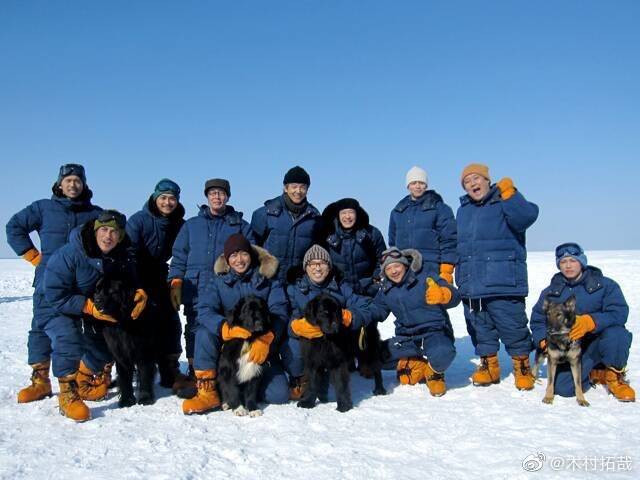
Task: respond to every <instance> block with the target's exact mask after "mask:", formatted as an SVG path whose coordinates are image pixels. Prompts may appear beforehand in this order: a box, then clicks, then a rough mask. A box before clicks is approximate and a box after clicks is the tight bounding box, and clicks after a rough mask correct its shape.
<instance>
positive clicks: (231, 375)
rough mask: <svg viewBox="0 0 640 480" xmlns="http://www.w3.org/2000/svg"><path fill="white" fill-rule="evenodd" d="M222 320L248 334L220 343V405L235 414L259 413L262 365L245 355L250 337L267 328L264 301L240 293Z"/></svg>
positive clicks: (251, 338) (265, 330)
mask: <svg viewBox="0 0 640 480" xmlns="http://www.w3.org/2000/svg"><path fill="white" fill-rule="evenodd" d="M226 322H227V325H228V326H229V327H242V328H244V329H245V330H248V331H249V332H251V337H249V338H247V339H246V340H244V339H241V338H233V339H231V340H228V341H226V342H225V343H224V344H223V345H222V349H221V351H220V359H219V361H218V387H219V388H220V396H221V399H222V402H223V403H222V409H223V410H229V409H231V410H233V413H235V414H236V415H238V416H245V415H249V416H250V417H257V416H260V415H262V410H260V409H259V408H258V393H259V390H260V381H261V379H262V369H263V365H260V364H257V363H253V362H250V361H249V359H248V357H249V348H250V343H251V341H253V340H254V339H255V338H256V337H259V336H260V335H263V334H265V333H267V332H268V331H269V330H271V318H270V314H269V307H268V305H267V302H266V301H265V300H263V299H262V298H260V297H257V296H255V295H248V296H246V297H243V298H241V299H240V300H239V301H238V303H236V305H235V307H234V308H233V310H231V311H230V312H228V313H227V320H226Z"/></svg>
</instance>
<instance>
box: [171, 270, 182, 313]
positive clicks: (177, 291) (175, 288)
mask: <svg viewBox="0 0 640 480" xmlns="http://www.w3.org/2000/svg"><path fill="white" fill-rule="evenodd" d="M169 298H170V299H171V305H173V308H174V309H175V311H176V312H177V311H178V310H180V304H182V279H181V278H174V279H173V280H171V283H170V284H169Z"/></svg>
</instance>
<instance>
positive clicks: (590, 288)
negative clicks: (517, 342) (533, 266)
mask: <svg viewBox="0 0 640 480" xmlns="http://www.w3.org/2000/svg"><path fill="white" fill-rule="evenodd" d="M572 295H573V296H575V298H576V313H577V314H578V315H584V314H589V315H591V318H593V321H594V322H595V324H596V329H595V330H594V331H593V332H592V334H595V335H597V334H599V333H601V332H602V331H603V330H604V329H605V328H607V327H610V326H615V325H617V326H624V324H625V323H627V317H628V315H629V306H628V305H627V301H626V300H625V298H624V295H623V294H622V290H621V289H620V286H619V285H618V284H617V283H616V282H614V281H613V280H611V279H610V278H607V277H605V276H604V275H602V272H601V271H600V269H598V268H596V267H591V266H589V267H587V268H586V270H585V271H584V272H583V274H582V276H581V277H580V278H579V279H578V281H577V282H570V281H569V280H567V279H566V278H565V277H564V275H562V274H561V273H556V274H555V275H554V276H553V278H552V279H551V284H550V285H549V286H548V287H547V288H545V289H544V290H543V291H542V293H541V294H540V298H539V299H538V302H537V303H536V304H535V306H534V307H533V311H532V313H531V332H532V334H533V341H534V344H535V345H538V344H539V343H540V340H542V339H543V338H546V336H547V317H546V315H545V313H544V311H543V305H544V300H545V298H546V299H548V300H549V301H550V302H553V303H564V302H565V301H567V299H568V298H569V297H571V296H572Z"/></svg>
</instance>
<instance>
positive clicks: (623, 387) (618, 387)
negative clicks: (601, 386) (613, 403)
mask: <svg viewBox="0 0 640 480" xmlns="http://www.w3.org/2000/svg"><path fill="white" fill-rule="evenodd" d="M592 373H593V371H592ZM589 378H591V374H589ZM605 385H606V386H607V388H608V389H609V393H610V394H612V395H613V396H614V397H616V398H617V399H618V400H620V401H621V402H635V401H636V392H635V391H634V390H633V388H631V386H630V385H629V382H628V381H627V379H626V378H625V371H624V370H617V369H615V368H613V367H608V368H607V369H606V370H605Z"/></svg>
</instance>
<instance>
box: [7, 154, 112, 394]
mask: <svg viewBox="0 0 640 480" xmlns="http://www.w3.org/2000/svg"><path fill="white" fill-rule="evenodd" d="M52 192H53V195H52V196H51V198H50V199H42V200H37V201H35V202H33V203H32V204H31V205H29V206H28V207H26V208H24V209H23V210H21V211H19V212H18V213H16V214H15V215H13V217H11V219H10V220H9V222H8V223H7V242H8V243H9V245H10V246H11V248H13V250H14V251H15V252H16V254H18V255H20V256H22V258H24V259H25V260H26V261H28V262H29V263H31V264H32V265H33V266H34V267H35V276H34V280H33V286H34V287H35V291H34V294H33V319H32V321H31V330H30V331H29V339H28V342H27V350H28V363H29V365H31V368H32V369H33V372H32V374H31V385H29V386H28V387H25V388H23V389H22V390H20V391H19V392H18V403H27V402H33V401H36V400H40V399H42V398H45V397H49V396H51V381H50V380H49V368H50V364H51V339H50V337H49V335H48V334H47V332H46V330H47V328H46V327H47V324H48V322H49V321H50V320H51V319H52V318H53V317H55V311H54V309H53V308H52V307H51V305H50V304H49V303H48V302H47V301H46V299H45V298H44V289H43V282H42V279H43V277H44V271H45V267H46V266H47V263H48V261H49V259H50V258H51V255H52V254H53V253H54V252H55V251H56V250H58V249H59V248H60V247H62V246H63V245H65V244H66V243H67V241H68V239H69V233H70V232H71V230H72V229H73V228H75V227H77V226H78V225H82V224H84V223H85V222H87V221H91V220H94V219H95V218H97V216H98V215H99V213H100V211H101V210H102V209H101V208H100V207H97V206H95V205H92V204H91V197H92V196H93V193H92V192H91V189H90V188H89V186H88V185H87V179H86V175H85V170H84V167H83V166H82V165H78V164H74V163H69V164H65V165H62V166H61V167H60V170H59V172H58V178H57V180H56V181H55V183H54V184H53V187H52ZM31 232H37V233H38V236H39V238H40V250H38V248H36V246H35V245H34V244H33V242H32V241H31V239H30V238H29V234H30V233H31Z"/></svg>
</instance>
